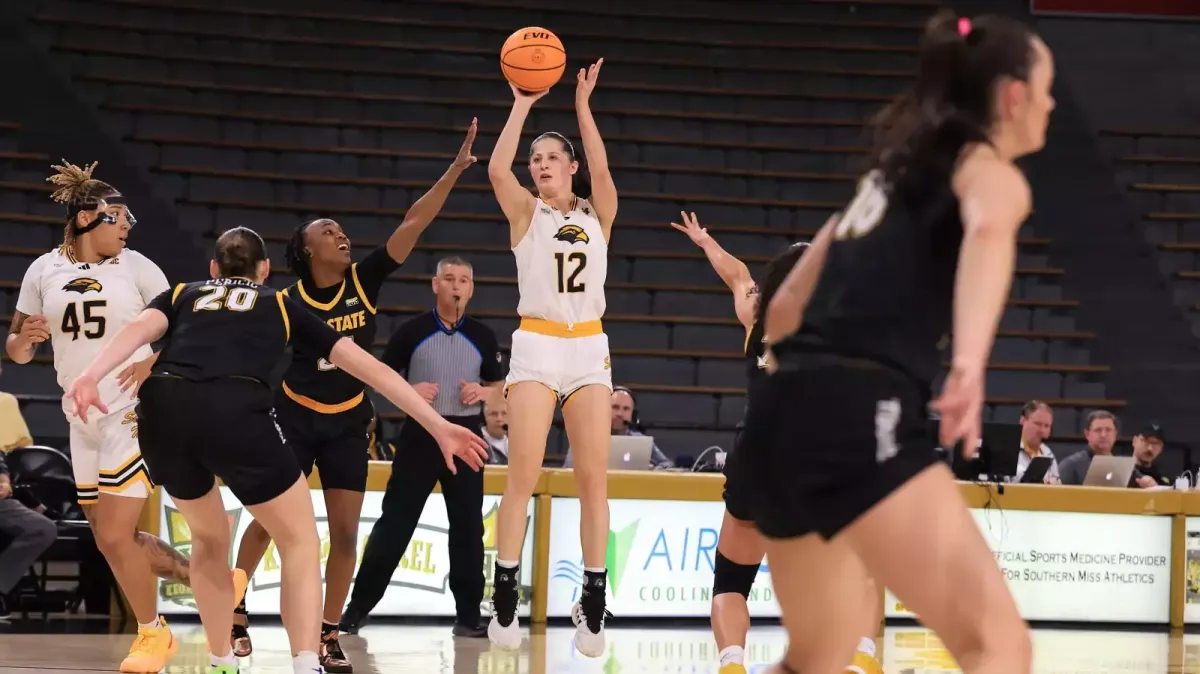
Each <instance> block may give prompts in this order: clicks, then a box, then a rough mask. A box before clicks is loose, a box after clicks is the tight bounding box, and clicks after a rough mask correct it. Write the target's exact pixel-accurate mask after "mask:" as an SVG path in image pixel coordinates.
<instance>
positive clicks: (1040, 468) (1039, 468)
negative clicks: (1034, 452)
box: [1021, 456, 1054, 484]
mask: <svg viewBox="0 0 1200 674" xmlns="http://www.w3.org/2000/svg"><path fill="white" fill-rule="evenodd" d="M1053 465H1054V459H1051V458H1050V457H1048V456H1035V457H1033V458H1032V459H1030V460H1029V465H1028V466H1026V468H1025V472H1024V473H1023V474H1022V475H1021V484H1042V483H1043V482H1045V481H1046V473H1048V472H1050V466H1053Z"/></svg>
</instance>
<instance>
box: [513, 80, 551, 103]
mask: <svg viewBox="0 0 1200 674" xmlns="http://www.w3.org/2000/svg"><path fill="white" fill-rule="evenodd" d="M508 88H509V89H512V92H513V98H515V99H517V100H518V101H528V102H529V104H530V105H532V104H533V102H534V101H536V100H537V99H539V98H541V97H542V96H545V95H546V94H548V93H550V90H549V89H543V90H542V91H525V90H524V89H518V88H517V85H515V84H513V83H512V82H509V83H508Z"/></svg>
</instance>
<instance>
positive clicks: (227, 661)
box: [208, 651, 238, 667]
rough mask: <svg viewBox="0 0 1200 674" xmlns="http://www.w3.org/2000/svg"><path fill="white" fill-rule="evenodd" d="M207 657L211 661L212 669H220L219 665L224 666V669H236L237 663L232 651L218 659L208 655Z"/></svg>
mask: <svg viewBox="0 0 1200 674" xmlns="http://www.w3.org/2000/svg"><path fill="white" fill-rule="evenodd" d="M208 657H209V659H210V660H211V661H212V666H213V667H220V666H221V665H225V666H226V667H236V666H237V663H238V661H237V656H236V655H234V654H233V651H229V652H228V653H226V654H225V655H222V656H219V657H218V656H216V655H213V654H211V653H209V655H208Z"/></svg>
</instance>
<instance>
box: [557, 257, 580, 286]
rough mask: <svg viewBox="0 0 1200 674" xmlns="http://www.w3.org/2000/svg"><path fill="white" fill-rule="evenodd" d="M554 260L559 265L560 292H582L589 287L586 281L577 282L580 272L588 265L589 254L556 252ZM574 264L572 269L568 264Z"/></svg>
mask: <svg viewBox="0 0 1200 674" xmlns="http://www.w3.org/2000/svg"><path fill="white" fill-rule="evenodd" d="M554 262H555V264H556V265H557V267H558V292H560V293H581V292H583V291H584V289H585V288H586V287H587V284H586V283H576V282H575V279H576V278H577V277H578V276H579V272H581V271H583V269H584V267H587V255H586V254H584V253H555V254H554ZM570 265H574V267H572V268H571V269H570V270H568V269H567V267H568V266H570Z"/></svg>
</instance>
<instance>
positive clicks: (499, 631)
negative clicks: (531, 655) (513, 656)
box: [488, 615, 521, 651]
mask: <svg viewBox="0 0 1200 674" xmlns="http://www.w3.org/2000/svg"><path fill="white" fill-rule="evenodd" d="M488 641H491V642H492V645H493V646H495V647H496V648H499V649H501V650H505V651H515V650H518V649H520V648H521V619H520V618H517V617H516V616H514V617H513V621H512V622H511V623H509V625H508V627H505V626H503V625H501V624H500V619H499V618H497V617H496V616H494V615H493V616H492V621H491V622H490V623H488Z"/></svg>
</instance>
